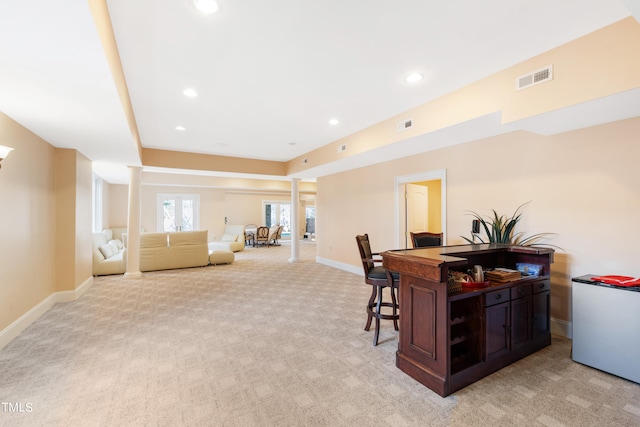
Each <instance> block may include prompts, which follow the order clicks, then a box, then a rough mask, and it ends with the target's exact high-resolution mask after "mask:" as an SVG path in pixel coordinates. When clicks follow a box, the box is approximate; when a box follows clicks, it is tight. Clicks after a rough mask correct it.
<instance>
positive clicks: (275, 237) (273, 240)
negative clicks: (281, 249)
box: [269, 225, 284, 246]
mask: <svg viewBox="0 0 640 427" xmlns="http://www.w3.org/2000/svg"><path fill="white" fill-rule="evenodd" d="M283 228H284V227H283V226H282V225H279V226H278V227H276V229H275V230H274V231H272V232H271V235H270V236H269V243H270V244H271V245H273V246H280V242H279V240H280V239H281V238H282V229H283Z"/></svg>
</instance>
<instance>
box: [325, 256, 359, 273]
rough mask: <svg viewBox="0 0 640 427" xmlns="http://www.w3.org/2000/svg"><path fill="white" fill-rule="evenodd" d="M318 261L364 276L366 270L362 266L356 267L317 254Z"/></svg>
mask: <svg viewBox="0 0 640 427" xmlns="http://www.w3.org/2000/svg"><path fill="white" fill-rule="evenodd" d="M316 262H317V263H318V264H324V265H328V266H329V267H333V268H337V269H339V270H344V271H347V272H349V273H353V274H357V275H359V276H363V275H364V272H363V271H362V267H354V266H353V265H351V264H346V263H344V262H338V261H334V260H331V259H327V258H322V257H319V256H317V257H316Z"/></svg>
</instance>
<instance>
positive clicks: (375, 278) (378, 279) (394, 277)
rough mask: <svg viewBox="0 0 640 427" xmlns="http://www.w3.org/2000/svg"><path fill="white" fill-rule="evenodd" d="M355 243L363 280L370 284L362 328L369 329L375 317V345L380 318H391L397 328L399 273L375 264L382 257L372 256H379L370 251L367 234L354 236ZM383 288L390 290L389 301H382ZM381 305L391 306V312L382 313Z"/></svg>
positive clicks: (380, 261) (375, 343) (380, 260)
mask: <svg viewBox="0 0 640 427" xmlns="http://www.w3.org/2000/svg"><path fill="white" fill-rule="evenodd" d="M356 243H357V244H358V250H359V251H360V259H361V260H362V268H363V269H364V281H365V283H366V284H368V285H370V286H371V297H370V298H369V303H368V304H367V324H366V325H365V327H364V330H365V331H368V330H369V328H370V327H371V320H372V319H373V318H375V319H376V328H375V334H374V336H373V345H374V346H375V345H378V337H379V335H380V319H383V320H393V327H394V329H395V330H396V331H397V330H398V319H399V318H400V316H399V314H398V308H399V305H398V301H397V299H396V293H397V291H398V282H399V274H398V273H396V272H391V271H388V270H386V269H385V268H384V267H382V266H381V265H375V264H380V263H382V259H380V258H377V259H374V256H379V254H378V253H372V252H371V244H370V242H369V235H368V234H364V235H358V236H356ZM385 288H389V290H390V292H391V302H383V294H382V292H383V290H384V289H385ZM382 307H391V309H392V314H383V313H382V311H381V309H382Z"/></svg>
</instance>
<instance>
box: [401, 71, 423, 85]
mask: <svg viewBox="0 0 640 427" xmlns="http://www.w3.org/2000/svg"><path fill="white" fill-rule="evenodd" d="M423 78H424V76H423V75H422V74H420V73H412V74H409V75H408V76H407V77H405V78H404V81H405V82H407V83H418V82H419V81H420V80H422V79H423Z"/></svg>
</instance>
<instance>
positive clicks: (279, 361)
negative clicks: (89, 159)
mask: <svg viewBox="0 0 640 427" xmlns="http://www.w3.org/2000/svg"><path fill="white" fill-rule="evenodd" d="M353 249H354V251H356V245H355V242H354V247H353ZM289 257H290V247H289V245H288V244H286V243H285V244H283V245H282V246H280V247H269V248H247V249H246V250H245V251H243V252H239V253H236V261H235V262H234V263H233V264H232V265H220V266H210V267H204V268H193V269H184V270H172V271H160V272H150V273H145V274H144V275H143V277H142V278H140V279H125V278H123V276H107V277H98V278H95V281H94V284H93V286H92V287H91V288H90V289H89V290H88V291H87V292H86V293H85V294H84V295H83V296H82V297H81V298H80V299H78V300H77V301H74V302H70V303H64V304H58V305H56V306H54V307H53V308H52V309H51V310H49V311H48V312H47V313H46V314H44V315H43V316H42V317H41V318H40V319H38V320H37V321H36V322H35V323H34V324H33V325H31V326H30V327H29V328H27V329H26V330H25V331H24V332H23V333H22V334H21V335H20V336H18V337H17V338H16V339H14V340H13V341H12V342H11V343H9V345H7V346H6V347H5V348H4V349H2V350H1V351H0V401H1V402H2V406H1V407H0V425H2V426H448V425H451V426H466V425H470V426H513V425H523V426H527V425H532V426H533V425H544V426H563V425H564V426H627V425H629V426H631V425H635V426H637V425H640V385H638V384H636V383H632V382H629V381H626V380H623V379H620V378H617V377H615V376H612V375H609V374H606V373H603V372H600V371H598V370H595V369H592V368H588V367H585V366H582V365H580V364H577V363H574V362H573V361H572V360H571V358H570V351H571V342H570V341H569V340H566V339H564V338H560V337H554V338H553V344H552V345H551V346H550V347H548V348H546V349H544V350H542V351H540V352H538V353H536V354H534V355H532V356H530V357H527V358H526V359H523V360H521V361H519V362H517V363H515V364H513V365H511V366H509V367H507V368H505V369H502V370H501V371H499V372H497V373H495V374H493V375H491V376H489V377H487V378H485V379H483V380H481V381H478V382H477V383H475V384H473V385H471V386H469V387H467V388H465V389H463V390H460V391H458V392H456V393H455V394H453V395H452V396H449V397H447V398H442V397H440V396H438V395H437V394H435V393H433V392H432V391H430V390H429V389H428V388H426V387H424V386H422V385H421V384H419V383H417V382H416V381H414V380H413V379H411V378H410V377H408V376H407V375H405V374H404V373H402V372H401V371H399V370H398V369H397V368H396V367H395V351H396V349H397V332H395V331H394V330H393V327H392V323H391V322H382V330H381V334H380V343H379V345H378V346H377V347H373V346H372V344H371V341H372V334H373V330H372V331H370V332H365V331H364V330H363V327H364V324H365V320H366V314H365V306H366V303H367V300H368V298H369V292H370V288H369V287H368V286H366V285H364V282H363V280H362V278H361V277H360V276H358V275H355V274H351V273H347V272H344V271H341V270H337V269H334V268H331V267H328V266H325V265H321V264H317V263H315V261H314V260H315V245H314V244H313V243H312V242H302V243H301V258H302V261H301V262H298V263H290V262H288V258H289ZM9 404H10V406H9Z"/></svg>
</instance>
